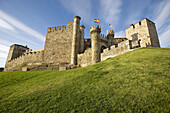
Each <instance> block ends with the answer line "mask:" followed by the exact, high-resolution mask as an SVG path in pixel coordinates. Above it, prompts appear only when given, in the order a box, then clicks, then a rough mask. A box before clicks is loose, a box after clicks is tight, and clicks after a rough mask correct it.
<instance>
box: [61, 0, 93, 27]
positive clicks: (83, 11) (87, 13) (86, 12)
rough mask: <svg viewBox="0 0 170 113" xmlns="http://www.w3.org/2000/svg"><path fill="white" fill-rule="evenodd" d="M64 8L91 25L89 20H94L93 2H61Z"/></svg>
mask: <svg viewBox="0 0 170 113" xmlns="http://www.w3.org/2000/svg"><path fill="white" fill-rule="evenodd" d="M60 2H61V3H62V5H63V6H64V8H66V9H67V10H68V11H70V12H72V13H73V14H74V15H75V16H76V15H77V16H80V17H82V21H84V22H85V23H86V24H89V18H92V16H93V15H92V14H91V9H92V4H91V0H71V1H70V0H60Z"/></svg>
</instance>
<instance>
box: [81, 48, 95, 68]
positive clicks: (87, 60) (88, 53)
mask: <svg viewBox="0 0 170 113" xmlns="http://www.w3.org/2000/svg"><path fill="white" fill-rule="evenodd" d="M91 64H92V48H87V49H86V50H85V52H84V53H82V54H78V65H79V66H80V67H86V66H89V65H91Z"/></svg>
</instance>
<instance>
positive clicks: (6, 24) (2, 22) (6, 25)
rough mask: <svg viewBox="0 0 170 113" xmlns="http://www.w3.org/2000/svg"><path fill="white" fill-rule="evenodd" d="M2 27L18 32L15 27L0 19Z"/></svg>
mask: <svg viewBox="0 0 170 113" xmlns="http://www.w3.org/2000/svg"><path fill="white" fill-rule="evenodd" d="M0 27H1V28H5V29H8V30H11V31H13V32H16V31H15V29H14V27H13V26H11V25H10V24H8V23H7V22H6V21H4V20H2V19H0Z"/></svg>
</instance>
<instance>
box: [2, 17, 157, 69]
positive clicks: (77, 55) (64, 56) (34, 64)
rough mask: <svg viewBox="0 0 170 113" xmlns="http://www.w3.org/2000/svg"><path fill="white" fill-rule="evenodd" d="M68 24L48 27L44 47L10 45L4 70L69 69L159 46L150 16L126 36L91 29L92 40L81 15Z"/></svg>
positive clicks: (96, 28)
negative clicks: (86, 37) (88, 37)
mask: <svg viewBox="0 0 170 113" xmlns="http://www.w3.org/2000/svg"><path fill="white" fill-rule="evenodd" d="M73 19H74V21H69V22H67V27H66V26H62V27H60V26H58V27H57V28H56V27H52V28H48V29H47V34H46V41H45V46H44V48H43V49H38V50H32V49H30V48H28V47H27V46H22V45H18V44H14V45H12V46H10V50H9V53H8V57H7V60H6V65H5V69H4V71H15V70H23V71H27V70H66V69H72V68H76V67H85V66H89V65H92V64H95V63H97V62H100V61H103V60H105V59H107V58H109V57H113V56H117V55H120V54H123V53H125V52H127V51H130V50H131V49H134V48H138V47H160V44H159V40H158V36H157V31H156V27H155V23H153V22H152V21H150V20H148V19H147V18H145V19H143V20H141V21H140V22H138V23H136V24H134V25H133V24H131V25H130V27H129V28H127V29H126V38H114V31H113V30H110V31H107V36H104V35H102V34H100V33H101V27H99V26H95V25H94V26H92V27H91V28H90V36H91V39H84V29H85V26H84V25H81V26H80V20H81V18H80V17H79V16H75V17H74V18H73Z"/></svg>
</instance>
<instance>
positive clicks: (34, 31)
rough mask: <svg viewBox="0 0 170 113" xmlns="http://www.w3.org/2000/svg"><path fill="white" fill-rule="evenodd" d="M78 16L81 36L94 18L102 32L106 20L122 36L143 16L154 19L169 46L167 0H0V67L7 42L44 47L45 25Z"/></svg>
mask: <svg viewBox="0 0 170 113" xmlns="http://www.w3.org/2000/svg"><path fill="white" fill-rule="evenodd" d="M75 15H79V16H80V17H81V25H85V27H86V28H85V38H90V35H89V31H90V27H91V26H92V25H94V22H93V20H94V19H95V18H97V19H99V20H100V23H99V25H101V28H102V34H105V35H106V30H107V29H109V24H112V25H113V26H114V27H113V29H114V31H115V34H116V36H115V37H126V35H125V29H126V28H128V27H129V25H130V24H135V23H136V22H139V21H140V20H142V19H144V18H148V19H150V20H151V21H153V22H155V23H156V28H157V31H158V36H159V40H160V43H161V47H168V48H170V0H0V67H4V65H5V61H6V57H7V54H8V51H9V46H10V45H12V44H15V43H16V44H21V45H28V47H29V48H31V49H33V50H35V49H40V48H44V43H45V36H46V31H47V27H53V26H62V25H67V21H73V17H74V16H75Z"/></svg>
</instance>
